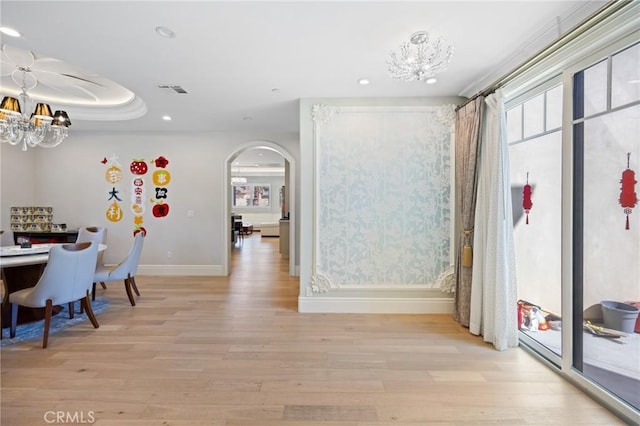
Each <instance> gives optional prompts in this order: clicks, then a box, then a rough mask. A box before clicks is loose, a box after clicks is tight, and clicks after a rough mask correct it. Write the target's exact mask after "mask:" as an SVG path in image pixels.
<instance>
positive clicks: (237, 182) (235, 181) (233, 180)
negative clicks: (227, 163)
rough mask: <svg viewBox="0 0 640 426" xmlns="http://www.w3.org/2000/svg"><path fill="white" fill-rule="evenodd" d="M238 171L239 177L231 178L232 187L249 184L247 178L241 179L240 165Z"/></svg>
mask: <svg viewBox="0 0 640 426" xmlns="http://www.w3.org/2000/svg"><path fill="white" fill-rule="evenodd" d="M237 171H238V174H237V176H231V186H233V185H244V184H245V183H247V178H246V177H240V165H238V169H237ZM232 173H233V172H232Z"/></svg>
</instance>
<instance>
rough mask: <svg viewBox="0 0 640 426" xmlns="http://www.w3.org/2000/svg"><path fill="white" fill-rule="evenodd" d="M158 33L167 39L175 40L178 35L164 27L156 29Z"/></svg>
mask: <svg viewBox="0 0 640 426" xmlns="http://www.w3.org/2000/svg"><path fill="white" fill-rule="evenodd" d="M156 33H157V34H158V35H159V36H162V37H165V38H174V37H175V36H176V33H174V32H173V31H171V30H170V29H169V28H167V27H163V26H159V27H156Z"/></svg>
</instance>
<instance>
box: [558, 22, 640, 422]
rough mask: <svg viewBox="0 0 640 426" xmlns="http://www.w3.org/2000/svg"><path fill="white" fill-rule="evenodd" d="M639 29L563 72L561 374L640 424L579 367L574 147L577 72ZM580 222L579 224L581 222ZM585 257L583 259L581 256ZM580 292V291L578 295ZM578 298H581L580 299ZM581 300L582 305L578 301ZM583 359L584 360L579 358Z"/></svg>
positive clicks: (618, 47)
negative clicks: (568, 323) (564, 320)
mask: <svg viewBox="0 0 640 426" xmlns="http://www.w3.org/2000/svg"><path fill="white" fill-rule="evenodd" d="M638 32H640V31H637V32H636V33H634V34H631V35H629V36H627V37H624V38H621V39H619V40H618V41H616V42H614V43H611V44H609V45H607V46H606V47H603V48H601V49H600V50H598V51H597V52H594V53H591V54H590V55H588V56H586V57H584V58H583V59H582V60H581V61H579V62H576V63H574V64H572V65H571V66H569V67H567V68H566V69H565V70H564V71H563V86H564V90H563V123H562V157H563V158H562V193H563V197H562V249H561V252H562V268H561V270H562V315H563V317H566V318H571V320H572V321H571V323H572V326H571V327H563V328H562V353H563V356H562V358H561V362H560V369H561V373H562V374H563V375H565V376H566V377H567V378H568V379H569V380H570V381H572V382H573V383H575V384H576V385H577V386H578V387H580V388H581V389H583V390H584V391H585V392H587V393H589V394H590V395H591V396H592V397H593V398H594V399H596V400H598V401H600V402H601V403H602V404H604V405H605V406H607V407H608V408H609V409H610V410H611V411H612V412H614V413H616V414H617V415H618V416H619V417H621V418H623V419H628V420H629V421H632V422H635V423H640V414H639V413H638V411H636V410H634V409H633V407H631V406H630V405H629V404H627V403H626V402H624V401H623V400H621V399H620V398H618V397H617V396H615V395H613V394H612V393H611V392H609V391H608V390H607V389H605V388H603V387H601V386H600V385H598V384H597V383H595V382H594V381H592V380H590V379H588V378H587V377H586V376H584V375H583V373H582V372H581V371H579V370H578V369H577V368H575V365H576V364H581V363H582V359H581V355H582V332H583V331H582V309H583V307H582V286H581V285H576V282H580V283H582V263H580V264H576V258H575V257H574V254H577V253H576V250H575V249H576V247H575V245H576V244H581V242H582V235H576V232H577V231H579V230H576V229H575V227H576V226H577V225H580V224H581V222H579V221H576V217H575V215H576V211H577V209H578V207H579V205H580V202H581V200H580V199H576V197H581V194H575V191H574V188H575V180H574V176H575V172H576V165H575V163H574V160H575V155H576V152H575V146H574V137H575V136H576V135H575V134H574V124H573V110H574V93H573V92H574V75H575V74H576V73H578V72H581V71H583V70H585V69H586V68H589V67H590V66H591V65H593V64H596V63H598V62H600V61H602V60H604V59H606V58H608V57H609V56H610V55H612V54H613V53H615V52H618V51H620V50H623V49H624V48H625V47H628V46H631V45H633V44H634V43H637V42H638V39H639V35H638V34H637V33H638ZM577 222H579V223H577ZM580 260H581V259H580ZM577 293H579V294H577ZM576 299H577V300H576ZM576 301H579V304H576V303H575V302H576ZM576 358H580V359H576Z"/></svg>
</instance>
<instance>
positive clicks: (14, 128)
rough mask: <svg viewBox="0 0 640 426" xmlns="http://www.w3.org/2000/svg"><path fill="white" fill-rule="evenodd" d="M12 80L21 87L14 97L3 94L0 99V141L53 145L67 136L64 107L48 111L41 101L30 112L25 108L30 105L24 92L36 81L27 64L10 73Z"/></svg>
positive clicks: (28, 98)
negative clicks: (61, 109) (60, 109)
mask: <svg viewBox="0 0 640 426" xmlns="http://www.w3.org/2000/svg"><path fill="white" fill-rule="evenodd" d="M11 79H12V80H13V82H14V83H15V84H16V85H17V86H19V87H20V88H21V90H22V91H21V93H20V95H18V97H19V98H20V101H18V99H16V98H14V97H11V96H5V97H4V98H3V99H2V103H0V142H9V144H11V145H18V144H22V150H23V151H26V150H27V148H28V147H32V148H33V147H36V146H41V147H43V148H53V147H56V146H58V145H60V143H62V141H63V140H65V139H66V137H67V136H68V127H69V126H70V125H71V121H70V120H69V116H68V115H67V113H66V112H65V111H56V112H55V113H54V114H52V113H51V108H50V107H49V105H47V104H45V103H37V104H36V106H35V108H34V109H33V113H31V115H29V114H28V113H27V111H28V110H30V109H31V107H32V105H33V103H34V102H33V101H32V99H31V98H30V97H29V95H28V94H27V92H28V91H29V90H31V89H33V88H34V87H36V86H37V85H38V80H37V79H36V78H35V76H34V75H33V74H31V69H30V68H29V67H24V66H18V67H16V69H15V70H13V72H12V73H11Z"/></svg>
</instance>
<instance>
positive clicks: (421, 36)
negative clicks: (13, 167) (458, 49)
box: [387, 31, 453, 84]
mask: <svg viewBox="0 0 640 426" xmlns="http://www.w3.org/2000/svg"><path fill="white" fill-rule="evenodd" d="M409 40H410V43H409V42H404V43H403V44H402V45H401V46H400V52H399V53H396V52H392V53H391V60H390V61H389V62H387V64H388V66H389V74H390V75H391V77H393V78H395V79H398V80H406V81H415V80H418V81H424V82H426V83H427V84H431V83H435V82H436V78H435V75H436V74H437V73H439V72H441V71H444V70H446V69H447V65H448V64H449V61H451V56H452V55H453V44H451V43H450V42H448V41H447V40H445V39H444V38H442V37H433V36H432V35H431V34H429V33H428V32H427V31H418V32H417V33H413V34H412V35H411V38H410V39H409Z"/></svg>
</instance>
